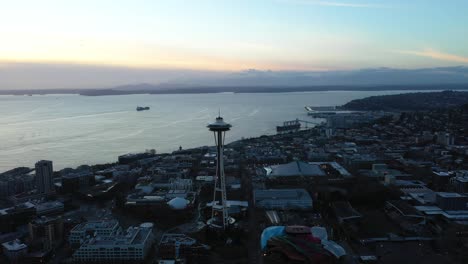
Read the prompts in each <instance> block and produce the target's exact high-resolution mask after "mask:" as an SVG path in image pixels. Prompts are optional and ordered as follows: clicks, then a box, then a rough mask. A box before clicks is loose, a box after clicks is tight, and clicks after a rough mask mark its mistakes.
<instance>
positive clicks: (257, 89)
mask: <svg viewBox="0 0 468 264" xmlns="http://www.w3.org/2000/svg"><path fill="white" fill-rule="evenodd" d="M412 90H419V91H440V90H460V91H468V84H437V85H349V86H347V85H329V86H327V85H318V86H285V87H277V86H225V87H177V88H158V87H155V88H154V89H140V90H138V89H135V90H116V89H115V88H109V89H38V90H31V89H22V90H3V91H2V90H0V95H12V96H32V95H59V94H60V95H65V94H70V95H81V96H109V95H133V94H218V93H228V94H249V93H300V92H327V91H330V92H334V91H336V92H338V91H342V92H346V91H349V92H353V91H356V92H357V91H412Z"/></svg>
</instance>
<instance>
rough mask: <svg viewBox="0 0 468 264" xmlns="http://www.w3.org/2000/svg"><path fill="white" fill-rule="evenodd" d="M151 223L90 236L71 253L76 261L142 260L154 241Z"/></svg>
mask: <svg viewBox="0 0 468 264" xmlns="http://www.w3.org/2000/svg"><path fill="white" fill-rule="evenodd" d="M152 229H153V224H152V223H143V224H141V225H140V226H139V227H129V228H128V229H127V230H126V231H125V232H118V233H116V234H113V235H111V236H96V237H90V238H87V239H85V240H84V241H83V243H82V244H81V246H80V248H78V249H77V250H76V251H75V253H74V254H73V260H74V261H75V262H76V263H103V262H114V263H115V262H120V261H143V260H144V259H145V258H146V256H147V255H148V253H149V250H150V248H151V246H152V245H153V243H154V236H153V233H152Z"/></svg>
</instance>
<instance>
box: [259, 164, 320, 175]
mask: <svg viewBox="0 0 468 264" xmlns="http://www.w3.org/2000/svg"><path fill="white" fill-rule="evenodd" d="M265 170H266V171H267V176H270V177H275V176H325V173H324V172H323V171H322V169H321V168H320V166H319V165H317V164H309V163H306V162H302V161H293V162H290V163H287V164H281V165H273V166H270V167H267V168H265Z"/></svg>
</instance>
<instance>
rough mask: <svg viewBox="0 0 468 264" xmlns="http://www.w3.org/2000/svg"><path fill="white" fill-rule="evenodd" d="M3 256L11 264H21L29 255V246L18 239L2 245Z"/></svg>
mask: <svg viewBox="0 0 468 264" xmlns="http://www.w3.org/2000/svg"><path fill="white" fill-rule="evenodd" d="M2 249H3V254H5V256H6V257H7V258H8V260H9V261H10V263H13V264H15V263H21V259H22V258H23V257H24V256H25V255H26V254H27V253H28V246H27V245H25V244H23V243H21V241H19V240H18V239H15V240H12V241H9V242H5V243H2Z"/></svg>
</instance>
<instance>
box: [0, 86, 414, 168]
mask: <svg viewBox="0 0 468 264" xmlns="http://www.w3.org/2000/svg"><path fill="white" fill-rule="evenodd" d="M405 92H410V91H405ZM397 93H402V91H365V92H364V91H333V92H304V93H260V94H234V93H218V94H177V95H123V96H98V97H86V96H79V95H37V96H0V172H2V171H5V170H8V169H12V168H15V167H18V166H28V167H32V166H34V163H35V162H36V161H38V160H41V159H48V160H52V161H53V162H54V169H61V168H65V167H76V166H79V165H81V164H99V163H106V162H114V161H116V160H117V156H118V155H121V154H125V153H129V152H141V151H144V150H145V149H153V148H154V149H156V150H157V152H158V153H161V152H171V151H173V150H176V149H178V147H179V145H180V146H182V147H183V148H191V147H197V146H203V145H213V135H212V134H210V133H209V132H208V130H207V128H206V125H207V124H208V123H209V122H212V121H213V120H214V118H215V117H216V116H217V114H218V109H220V110H221V115H222V116H223V117H224V119H225V120H226V121H227V122H229V123H231V124H232V125H233V128H232V131H230V132H229V133H227V136H226V141H227V142H231V141H234V140H238V139H241V138H242V137H256V136H260V135H268V134H274V133H275V127H276V125H280V124H282V122H283V121H286V120H293V119H295V118H301V119H310V118H309V117H308V116H307V114H306V112H305V110H304V106H307V105H312V106H329V105H341V104H344V103H346V102H348V101H350V100H353V99H358V98H364V97H367V96H372V95H383V94H397ZM136 106H149V107H151V110H149V111H141V112H137V111H136V110H135V108H136Z"/></svg>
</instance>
